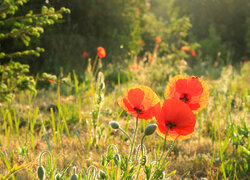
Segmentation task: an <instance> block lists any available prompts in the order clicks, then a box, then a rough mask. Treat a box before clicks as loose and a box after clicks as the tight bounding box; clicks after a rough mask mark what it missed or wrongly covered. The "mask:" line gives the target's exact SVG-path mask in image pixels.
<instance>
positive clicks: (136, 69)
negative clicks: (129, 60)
mask: <svg viewBox="0 0 250 180" xmlns="http://www.w3.org/2000/svg"><path fill="white" fill-rule="evenodd" d="M129 69H131V70H135V71H140V66H129Z"/></svg>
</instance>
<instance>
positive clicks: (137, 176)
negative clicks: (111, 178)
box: [136, 135, 145, 180]
mask: <svg viewBox="0 0 250 180" xmlns="http://www.w3.org/2000/svg"><path fill="white" fill-rule="evenodd" d="M144 138H145V135H144V136H143V137H142V139H141V161H142V162H140V166H139V169H138V172H137V175H136V180H137V179H138V178H139V174H140V171H141V167H142V164H144V162H143V158H144V152H143V140H144ZM136 159H137V157H136Z"/></svg>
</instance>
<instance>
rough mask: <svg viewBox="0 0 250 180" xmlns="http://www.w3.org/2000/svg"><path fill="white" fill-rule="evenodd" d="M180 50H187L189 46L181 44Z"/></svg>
mask: <svg viewBox="0 0 250 180" xmlns="http://www.w3.org/2000/svg"><path fill="white" fill-rule="evenodd" d="M181 50H182V51H189V47H188V46H182V47H181Z"/></svg>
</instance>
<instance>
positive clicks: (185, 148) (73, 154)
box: [0, 57, 250, 179]
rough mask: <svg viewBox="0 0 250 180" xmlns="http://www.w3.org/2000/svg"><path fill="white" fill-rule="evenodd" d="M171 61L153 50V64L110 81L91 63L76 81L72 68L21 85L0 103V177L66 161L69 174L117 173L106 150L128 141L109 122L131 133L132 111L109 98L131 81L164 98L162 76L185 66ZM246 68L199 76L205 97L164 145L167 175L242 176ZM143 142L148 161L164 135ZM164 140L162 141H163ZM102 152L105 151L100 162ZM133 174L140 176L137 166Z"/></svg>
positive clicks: (49, 169)
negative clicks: (33, 87)
mask: <svg viewBox="0 0 250 180" xmlns="http://www.w3.org/2000/svg"><path fill="white" fill-rule="evenodd" d="M182 63H183V62H182ZM175 64H178V62H177V63H174V64H173V63H172V62H171V59H168V58H165V59H164V58H161V57H158V58H157V60H155V62H154V63H153V64H152V63H151V62H149V63H147V64H145V65H141V66H140V67H141V68H140V70H139V71H137V70H134V69H129V68H127V70H126V71H127V72H128V73H129V74H131V77H132V79H130V80H128V81H127V82H124V83H121V75H120V74H118V77H117V79H118V82H112V83H111V82H109V80H108V79H105V77H104V75H103V74H100V75H99V76H100V77H98V78H97V79H96V80H95V78H94V77H93V75H92V72H91V71H90V72H86V76H88V78H89V80H88V81H83V82H81V83H80V82H79V81H78V77H77V76H76V75H75V74H74V72H73V74H72V75H71V74H69V75H68V76H67V77H61V78H60V77H59V79H57V80H53V81H52V80H51V81H41V82H40V84H42V83H43V86H44V88H43V89H41V90H38V92H37V94H34V93H31V92H25V91H24V92H22V93H20V94H17V95H16V98H15V101H14V102H12V103H11V104H1V123H2V124H3V126H2V128H1V138H0V139H1V160H2V161H1V164H0V165H1V168H0V169H1V174H2V179H6V178H7V177H9V176H10V175H11V174H12V173H14V172H16V171H17V172H16V173H15V175H12V176H10V177H11V178H12V179H33V178H34V179H36V178H37V173H36V171H37V168H38V167H39V166H41V165H42V166H43V167H44V168H45V170H46V178H48V179H53V178H54V176H55V175H56V174H58V173H61V174H62V172H63V170H66V169H67V171H66V172H65V176H66V177H68V178H69V177H70V176H71V174H73V170H72V168H73V167H76V173H77V174H78V177H79V178H84V177H85V176H86V177H85V178H87V179H91V178H92V179H95V178H97V177H99V174H100V171H101V170H102V171H103V172H104V173H105V174H106V175H108V176H107V177H109V178H111V177H112V179H116V178H118V177H119V176H120V175H122V174H123V173H124V172H123V171H124V169H123V171H122V170H121V169H122V167H121V166H119V164H118V165H116V163H115V162H113V161H114V159H113V156H114V155H115V153H117V154H120V156H123V155H125V154H128V153H129V141H128V137H127V136H126V135H124V134H123V133H122V132H120V131H118V130H112V128H111V127H110V126H109V122H111V121H116V122H118V123H119V125H120V127H121V128H122V129H123V130H124V131H125V132H126V133H127V134H129V135H130V136H131V137H132V134H133V131H134V128H135V123H136V120H135V119H136V118H134V117H132V116H131V115H130V114H129V113H127V112H126V111H124V110H123V109H122V108H121V107H120V106H119V105H118V103H117V100H118V98H119V97H120V96H123V94H124V92H125V91H126V89H127V88H129V87H133V86H134V85H146V86H149V87H152V89H153V90H154V91H155V92H156V93H157V94H158V96H159V97H160V98H161V99H164V89H165V86H166V84H167V83H166V82H167V81H166V80H169V79H171V78H173V75H174V74H175V73H177V74H179V73H181V71H183V70H184V69H188V68H189V67H188V66H187V65H183V66H179V64H178V65H175ZM180 67H181V68H180ZM249 68H250V66H249V64H242V66H241V67H240V69H239V70H235V69H234V68H233V67H232V66H228V67H224V68H223V70H222V72H221V77H220V78H219V79H217V80H212V79H209V78H208V77H201V78H202V79H203V80H204V81H205V82H206V83H207V84H208V86H209V103H208V105H207V107H205V108H204V109H203V110H202V111H201V112H199V113H197V114H196V120H197V122H196V125H195V131H194V133H193V134H192V135H191V137H190V138H189V139H187V140H183V141H177V142H176V144H175V146H174V147H173V149H172V151H171V152H169V154H168V156H167V162H168V164H167V167H166V175H168V174H169V173H170V174H171V173H172V174H171V175H173V178H174V179H181V178H182V177H186V178H191V179H195V178H196V179H197V178H198V179H200V178H208V179H210V178H211V179H222V178H225V179H226V178H229V179H235V178H236V179H247V178H248V175H249V170H248V164H249V128H248V127H249V124H248V121H247V118H248V114H247V112H248V111H249V94H248V93H249V83H248V81H249V72H250V71H249ZM104 72H105V70H104ZM104 74H105V73H104ZM182 74H184V73H182ZM161 77H164V79H162V78H161ZM65 78H66V79H65ZM36 83H37V84H39V81H37V82H36ZM114 83H115V84H114ZM100 86H102V87H101V88H100ZM97 114H98V115H97ZM96 116H98V117H96ZM155 122H156V120H155V119H154V118H153V120H152V121H151V122H149V121H145V120H140V121H139V126H138V127H139V133H138V137H137V139H136V143H135V147H137V146H138V145H139V144H140V138H141V137H142V135H143V132H144V131H145V127H146V126H147V125H148V124H152V123H155ZM144 144H145V148H146V155H147V159H148V160H147V161H148V162H147V161H146V165H149V164H150V163H151V162H153V161H156V160H157V158H159V154H160V153H161V152H162V149H163V144H164V138H162V137H161V136H159V135H158V134H157V133H154V134H153V135H151V136H149V137H147V138H146V139H145V141H144ZM171 144H172V141H167V144H166V147H167V149H169V148H170V147H171ZM114 145H115V146H116V148H113V146H114ZM108 147H109V148H108ZM114 149H115V150H114ZM44 151H49V153H50V155H51V156H52V157H51V159H50V158H49V156H43V158H42V164H39V161H40V159H39V154H40V153H41V152H44ZM115 151H117V152H115ZM105 158H106V161H107V159H108V158H110V159H109V161H107V162H105V163H106V164H105V163H104V164H103V162H102V161H105ZM139 164H140V163H138V162H136V163H135V164H133V168H135V169H138V166H139ZM91 167H92V168H91ZM65 168H66V169H65ZM120 168H121V169H120ZM19 169H20V170H19ZM87 170H88V171H87ZM119 173H120V174H119ZM95 175H96V177H95ZM87 176H88V177H87ZM91 176H92V177H91ZM166 177H167V176H166ZM109 178H108V179H109ZM101 179H106V178H105V176H104V178H101ZM118 179H119V178H118ZM139 179H146V176H145V174H144V173H143V171H142V170H141V173H140V176H139Z"/></svg>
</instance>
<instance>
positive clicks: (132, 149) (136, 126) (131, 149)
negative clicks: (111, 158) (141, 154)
mask: <svg viewBox="0 0 250 180" xmlns="http://www.w3.org/2000/svg"><path fill="white" fill-rule="evenodd" d="M137 113H138V114H137V117H136V125H135V132H134V137H133V141H132V144H131V148H130V153H129V157H128V159H129V160H130V159H131V157H132V154H133V151H134V146H135V137H136V134H137V130H138V120H139V114H140V111H137Z"/></svg>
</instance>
